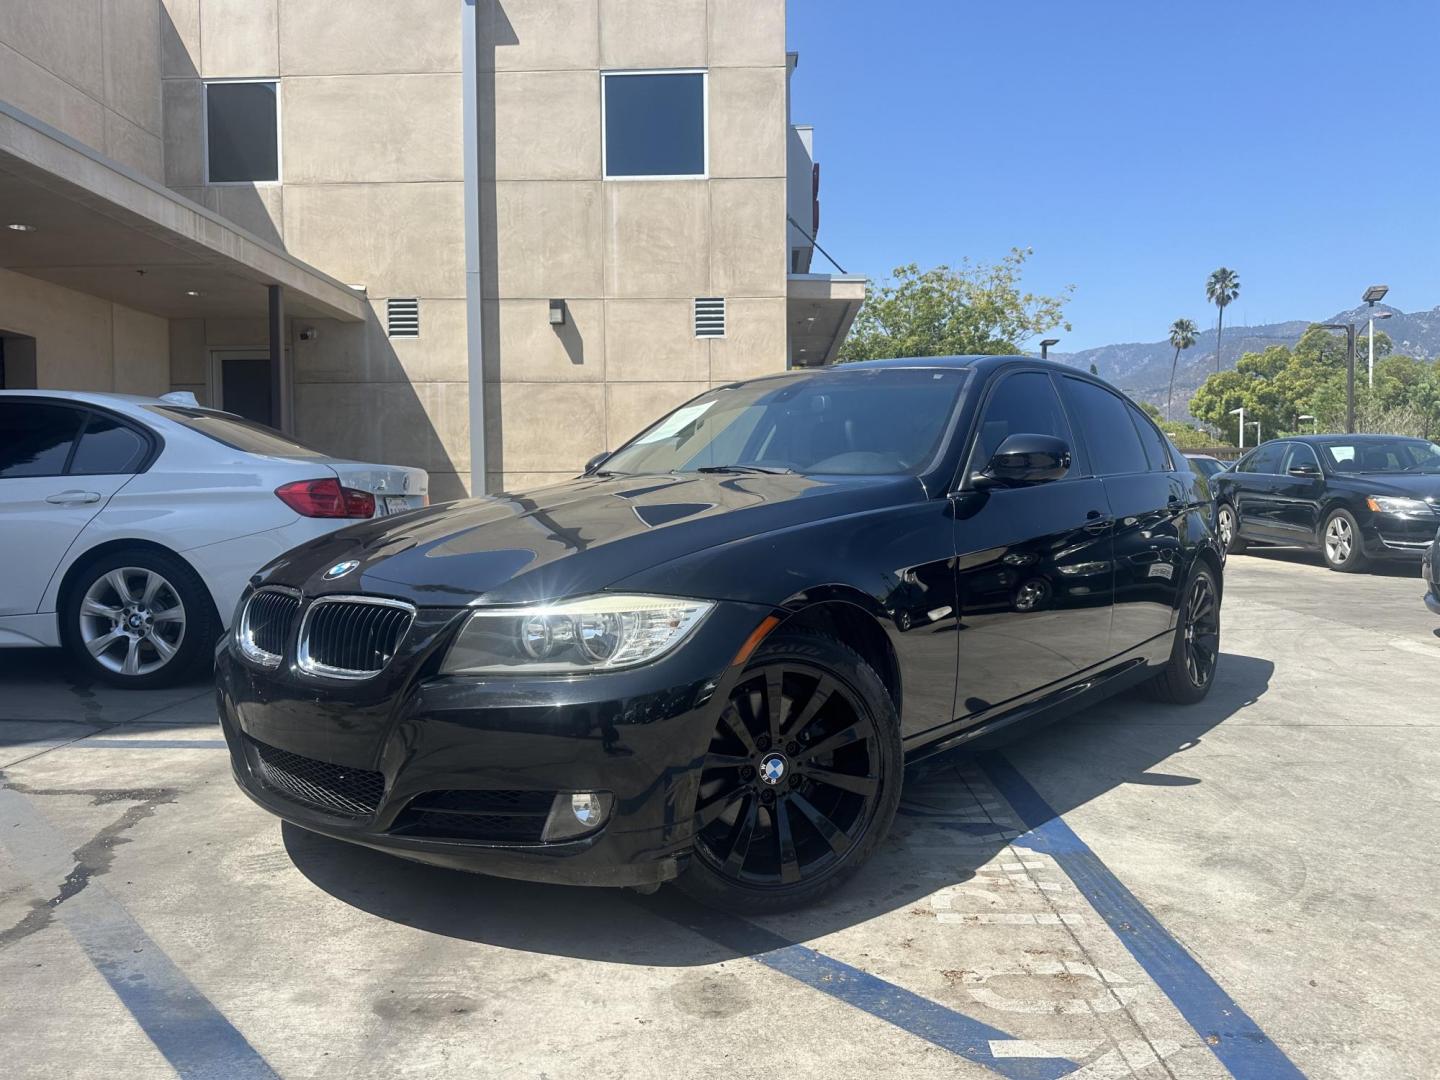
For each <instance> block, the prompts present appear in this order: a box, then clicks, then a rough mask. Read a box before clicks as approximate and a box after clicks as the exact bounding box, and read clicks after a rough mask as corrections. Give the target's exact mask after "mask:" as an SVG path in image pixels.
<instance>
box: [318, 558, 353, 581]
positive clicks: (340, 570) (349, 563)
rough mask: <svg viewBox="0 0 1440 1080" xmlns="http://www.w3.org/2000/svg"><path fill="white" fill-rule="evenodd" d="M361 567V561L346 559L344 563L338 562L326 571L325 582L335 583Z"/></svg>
mask: <svg viewBox="0 0 1440 1080" xmlns="http://www.w3.org/2000/svg"><path fill="white" fill-rule="evenodd" d="M359 565H360V560H359V559H346V560H345V561H344V562H337V563H336V564H335V565H334V566H332V567H330V569H329V570H326V571H325V578H324V580H326V581H334V580H335V579H336V578H337V577H344V576H345V575H346V574H348V573H349V572H350V571H351V570H354V569H355V567H357V566H359Z"/></svg>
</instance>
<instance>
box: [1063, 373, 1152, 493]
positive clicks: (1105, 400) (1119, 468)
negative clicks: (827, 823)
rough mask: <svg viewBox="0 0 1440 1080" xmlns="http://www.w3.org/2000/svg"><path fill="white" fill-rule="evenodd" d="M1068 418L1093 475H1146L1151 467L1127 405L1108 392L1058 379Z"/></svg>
mask: <svg viewBox="0 0 1440 1080" xmlns="http://www.w3.org/2000/svg"><path fill="white" fill-rule="evenodd" d="M1060 382H1061V384H1062V386H1063V387H1064V393H1065V404H1066V405H1067V406H1068V407H1069V409H1070V418H1071V420H1073V421H1074V422H1075V424H1076V425H1077V426H1078V427H1079V428H1080V432H1081V434H1082V435H1083V436H1084V438H1085V446H1086V448H1087V449H1088V450H1089V451H1090V471H1091V472H1093V473H1094V474H1095V475H1096V476H1111V475H1114V474H1116V473H1133V472H1145V471H1147V470H1148V469H1149V468H1150V463H1149V460H1148V459H1147V458H1146V457H1145V450H1144V448H1143V447H1142V446H1141V445H1140V435H1139V434H1138V433H1137V432H1136V430H1135V425H1134V424H1133V423H1131V421H1130V406H1129V405H1128V404H1127V403H1126V402H1125V401H1123V400H1121V399H1120V398H1119V397H1117V396H1116V395H1114V394H1112V393H1111V392H1110V391H1109V390H1106V389H1104V388H1103V387H1099V386H1096V385H1095V384H1094V383H1088V382H1084V381H1082V380H1080V379H1069V378H1066V379H1061V380H1060Z"/></svg>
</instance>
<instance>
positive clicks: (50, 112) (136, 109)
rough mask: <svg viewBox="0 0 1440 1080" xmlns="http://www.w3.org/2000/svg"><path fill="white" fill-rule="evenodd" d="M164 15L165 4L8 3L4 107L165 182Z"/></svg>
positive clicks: (95, 0) (2, 49)
mask: <svg viewBox="0 0 1440 1080" xmlns="http://www.w3.org/2000/svg"><path fill="white" fill-rule="evenodd" d="M159 11H160V9H159V0H4V2H3V3H0V100H5V101H8V102H10V103H11V104H13V105H16V106H18V107H19V108H21V109H24V110H25V111H26V112H28V113H30V114H31V115H33V116H35V117H37V118H39V119H40V120H43V121H45V122H46V123H47V124H51V125H53V126H55V127H57V128H59V129H60V130H61V131H63V132H65V133H66V134H67V135H69V136H71V137H72V138H75V139H79V140H80V141H81V142H83V143H85V144H86V145H88V146H90V147H91V148H92V149H94V150H97V151H99V152H100V153H102V154H104V155H105V156H107V157H110V158H113V159H114V160H116V161H118V162H120V164H122V165H125V166H127V167H129V168H131V169H134V170H135V171H136V172H139V173H143V174H144V175H146V176H149V177H150V178H151V179H155V180H159V179H160V178H161V177H162V176H163V174H164V164H163V149H162V140H163V137H164V131H163V127H162V123H161V100H160V51H161V37H160V22H161V20H160V18H159Z"/></svg>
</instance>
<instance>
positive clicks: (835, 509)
mask: <svg viewBox="0 0 1440 1080" xmlns="http://www.w3.org/2000/svg"><path fill="white" fill-rule="evenodd" d="M924 498H925V492H924V489H923V487H922V486H921V484H920V482H919V481H918V480H917V479H915V478H914V477H911V476H904V477H894V476H886V477H844V478H835V477H828V478H825V477H806V476H799V475H774V476H772V475H764V474H758V473H746V474H704V475H696V474H688V475H673V474H663V475H656V476H612V477H581V478H579V479H576V480H572V481H570V482H568V483H564V484H558V485H555V486H553V487H545V488H540V489H537V490H534V491H528V492H521V493H518V494H504V495H495V496H491V497H488V498H481V499H469V500H465V501H463V502H457V503H449V504H445V505H441V506H435V507H430V508H428V509H425V510H419V511H414V512H411V513H408V514H401V515H398V516H396V517H392V518H387V519H380V520H377V521H373V522H367V523H366V524H364V525H358V526H352V527H350V528H347V529H343V530H340V531H339V532H335V533H331V534H329V535H328V536H324V537H320V538H319V539H317V540H314V541H311V542H310V543H308V544H305V545H302V546H301V547H298V548H296V549H295V550H294V551H291V552H288V553H287V554H286V555H284V556H282V557H281V558H280V559H279V560H277V561H276V562H274V563H272V564H270V566H269V567H267V568H266V570H265V571H264V572H263V577H264V579H265V581H266V582H267V583H275V584H284V585H290V586H294V587H296V588H300V589H302V590H303V591H304V592H305V593H306V594H307V595H321V594H326V593H356V592H359V593H378V594H381V595H387V596H398V597H402V598H404V599H408V600H411V601H412V602H414V603H417V604H428V605H433V606H451V605H464V604H470V603H473V602H475V601H477V600H479V601H480V602H481V603H487V604H489V603H494V604H500V603H525V602H530V601H536V600H548V599H555V598H559V597H565V596H580V595H584V594H586V593H589V592H595V591H598V590H601V589H604V588H606V587H608V586H610V585H612V584H614V583H615V582H617V581H620V580H623V579H624V578H626V577H629V576H630V575H632V574H634V573H637V572H638V571H640V570H644V569H648V568H650V567H654V566H658V565H660V564H662V563H665V562H669V561H670V560H672V559H676V558H680V557H682V556H685V555H689V554H692V553H694V552H696V551H700V550H702V549H705V548H711V547H716V546H719V545H722V544H727V543H731V542H733V541H736V540H741V539H744V538H746V537H751V536H755V535H756V534H759V533H763V532H771V531H775V530H780V529H791V528H794V527H796V526H800V525H805V524H808V523H810V522H814V521H820V520H826V519H830V518H834V517H839V516H844V515H847V514H854V513H863V512H865V511H867V510H874V509H879V508H883V507H885V506H893V505H897V504H899V503H904V502H915V501H918V500H921V499H924ZM351 561H353V562H354V563H355V565H354V566H353V567H345V568H344V569H343V570H342V569H341V568H342V566H343V565H344V564H346V563H349V562H351ZM336 571H340V572H336ZM709 584H710V585H711V589H710V590H709V592H708V593H707V594H706V595H711V596H713V595H715V588H716V583H709ZM720 585H722V586H723V583H720Z"/></svg>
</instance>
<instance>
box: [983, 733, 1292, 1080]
mask: <svg viewBox="0 0 1440 1080" xmlns="http://www.w3.org/2000/svg"><path fill="white" fill-rule="evenodd" d="M977 761H978V763H979V765H980V767H981V768H982V769H983V770H984V771H985V775H986V776H987V777H988V778H989V780H990V782H991V783H992V784H993V785H994V786H995V788H996V790H997V791H999V793H1000V794H1001V795H1002V796H1003V797H1004V798H1005V800H1006V801H1007V802H1009V804H1010V806H1011V808H1012V809H1014V811H1015V812H1016V814H1018V815H1019V817H1020V820H1021V821H1022V822H1024V824H1025V826H1026V828H1027V829H1028V830H1029V831H1028V832H1026V833H1024V834H1022V835H1021V836H1020V837H1018V838H1017V839H1015V840H1012V841H1011V843H1012V844H1014V845H1015V846H1016V847H1023V848H1028V849H1029V850H1031V851H1036V852H1040V853H1041V854H1044V855H1049V856H1050V857H1051V858H1052V859H1054V860H1055V862H1056V864H1058V865H1059V867H1060V869H1061V870H1063V871H1064V872H1065V873H1066V875H1068V876H1069V878H1070V880H1071V881H1073V882H1074V883H1075V885H1076V887H1077V888H1078V889H1079V890H1080V892H1081V893H1082V894H1083V895H1084V896H1085V898H1086V899H1087V900H1088V901H1089V902H1090V904H1091V906H1092V907H1093V908H1094V909H1095V911H1096V913H1097V914H1098V915H1099V916H1100V917H1101V918H1102V919H1104V920H1105V922H1106V923H1107V924H1108V925H1109V927H1110V929H1111V930H1112V931H1113V932H1114V933H1115V936H1116V937H1118V938H1119V939H1120V941H1121V942H1123V943H1124V945H1125V948H1127V949H1128V950H1129V951H1130V955H1131V956H1133V957H1134V958H1135V960H1136V961H1137V962H1138V963H1139V964H1140V966H1141V967H1142V968H1144V969H1145V972H1146V973H1147V974H1148V975H1149V976H1150V978H1151V979H1153V980H1154V981H1155V983H1156V985H1157V986H1159V987H1160V989H1161V990H1162V991H1164V993H1165V996H1166V997H1168V998H1169V999H1170V1000H1171V1002H1172V1003H1173V1004H1174V1005H1175V1008H1176V1009H1178V1010H1179V1011H1180V1015H1181V1016H1183V1017H1184V1018H1185V1020H1186V1022H1187V1023H1188V1024H1189V1025H1190V1026H1191V1027H1193V1028H1194V1029H1195V1031H1196V1033H1197V1034H1199V1035H1200V1037H1201V1038H1202V1039H1203V1040H1204V1042H1205V1045H1206V1046H1208V1047H1209V1048H1210V1049H1211V1051H1212V1052H1213V1053H1214V1054H1215V1056H1216V1057H1217V1058H1219V1059H1220V1063H1221V1064H1222V1065H1224V1066H1225V1068H1226V1069H1228V1070H1229V1071H1230V1074H1231V1075H1232V1076H1234V1077H1235V1078H1236V1080H1292V1078H1299V1080H1304V1074H1303V1073H1302V1072H1301V1071H1300V1070H1299V1069H1298V1068H1296V1067H1295V1064H1294V1062H1292V1061H1291V1060H1290V1059H1289V1058H1288V1057H1286V1056H1285V1053H1284V1051H1282V1050H1281V1049H1280V1048H1279V1047H1278V1046H1276V1045H1275V1043H1274V1042H1273V1041H1271V1039H1270V1037H1269V1036H1268V1035H1266V1034H1265V1033H1264V1032H1263V1031H1261V1030H1260V1027H1259V1025H1258V1024H1256V1023H1255V1021H1254V1020H1252V1019H1250V1017H1249V1016H1247V1015H1246V1013H1245V1011H1244V1010H1243V1009H1242V1008H1240V1006H1239V1005H1238V1004H1236V1002H1235V999H1234V998H1232V997H1231V996H1230V995H1229V994H1227V993H1226V992H1225V990H1224V989H1223V988H1222V987H1221V986H1220V984H1219V983H1217V982H1216V981H1215V980H1214V979H1213V978H1211V977H1210V975H1209V973H1208V972H1206V970H1205V969H1204V968H1203V967H1201V966H1200V964H1199V962H1198V961H1197V960H1196V959H1195V958H1194V957H1193V956H1191V955H1190V954H1189V953H1188V952H1186V950H1185V947H1184V946H1183V945H1181V944H1180V943H1179V942H1178V941H1176V940H1175V939H1174V938H1173V937H1171V936H1170V934H1169V932H1168V931H1167V930H1166V929H1165V928H1164V927H1163V926H1161V925H1160V922H1159V920H1157V919H1156V918H1155V916H1153V915H1151V914H1150V911H1149V910H1148V909H1147V908H1146V907H1145V905H1144V904H1142V903H1141V902H1140V901H1139V899H1137V898H1136V896H1135V894H1134V893H1132V892H1131V891H1130V890H1129V889H1127V888H1126V887H1125V886H1124V885H1123V884H1122V883H1121V881H1120V879H1119V878H1117V877H1116V876H1115V875H1114V874H1113V873H1111V871H1110V869H1109V868H1108V867H1107V866H1106V865H1105V864H1104V863H1103V862H1101V861H1100V859H1099V857H1098V856H1097V855H1096V854H1095V853H1094V852H1093V851H1091V850H1090V848H1089V847H1088V846H1087V845H1086V843H1085V841H1083V840H1081V839H1080V837H1078V836H1077V835H1076V834H1075V832H1074V830H1072V829H1071V828H1070V826H1069V825H1067V824H1066V823H1065V821H1064V819H1063V818H1061V817H1060V815H1059V814H1057V813H1056V812H1055V811H1054V809H1053V808H1051V806H1050V805H1049V804H1048V803H1047V802H1046V801H1045V800H1044V798H1043V797H1042V796H1041V795H1040V793H1039V792H1038V791H1036V790H1035V789H1034V788H1033V787H1031V786H1030V784H1029V782H1028V781H1027V780H1026V779H1025V778H1024V777H1023V776H1021V775H1020V773H1019V771H1017V770H1016V768H1015V766H1013V765H1011V764H1010V762H1009V761H1007V760H1006V759H1005V758H1004V757H1003V756H1001V755H1000V754H997V753H986V754H981V755H979V757H978V758H977Z"/></svg>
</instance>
